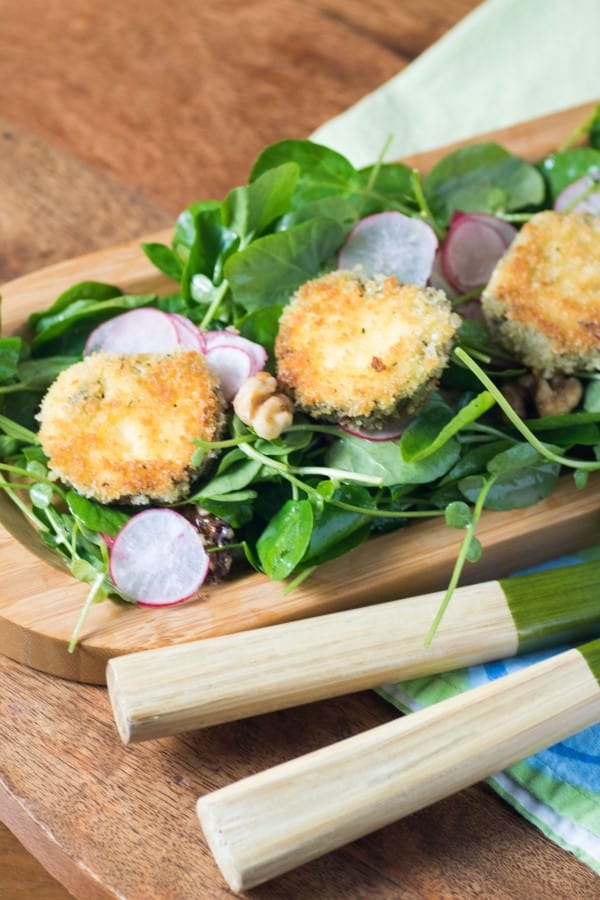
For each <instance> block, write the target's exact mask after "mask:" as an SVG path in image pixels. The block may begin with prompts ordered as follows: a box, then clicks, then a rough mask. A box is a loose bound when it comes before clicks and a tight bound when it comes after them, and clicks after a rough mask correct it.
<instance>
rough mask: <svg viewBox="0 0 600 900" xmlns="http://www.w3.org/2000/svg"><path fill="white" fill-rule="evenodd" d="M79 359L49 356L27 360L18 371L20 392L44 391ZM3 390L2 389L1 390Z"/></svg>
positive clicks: (20, 364) (20, 365)
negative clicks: (25, 390)
mask: <svg viewBox="0 0 600 900" xmlns="http://www.w3.org/2000/svg"><path fill="white" fill-rule="evenodd" d="M77 358H78V357H74V356H48V357H41V358H40V359H26V360H25V361H24V362H21V363H19V366H18V369H17V378H18V383H17V385H15V387H18V388H19V390H24V389H25V388H26V389H27V390H32V391H44V390H46V388H47V387H48V386H49V385H50V384H52V382H53V381H54V379H55V378H56V377H57V376H58V375H59V374H60V373H61V372H62V371H63V370H64V369H66V368H68V367H69V366H72V365H73V363H74V362H75V361H76V360H77ZM0 390H1V389H0Z"/></svg>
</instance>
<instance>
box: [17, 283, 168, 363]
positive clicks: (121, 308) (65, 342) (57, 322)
mask: <svg viewBox="0 0 600 900" xmlns="http://www.w3.org/2000/svg"><path fill="white" fill-rule="evenodd" d="M156 299H157V298H156V294H139V295H131V296H125V295H119V296H118V297H113V298H111V299H108V300H75V301H73V303H71V304H70V305H69V306H68V307H65V309H63V310H59V311H58V312H56V313H54V314H53V315H47V316H44V317H43V318H42V319H39V320H38V322H37V325H36V330H37V334H36V336H35V337H34V339H33V341H32V342H31V351H32V353H33V354H35V355H38V354H39V353H40V351H42V350H43V352H44V354H48V353H54V354H56V355H66V356H68V355H72V356H78V355H79V354H80V353H81V352H82V350H83V347H84V345H85V342H86V340H87V337H88V335H89V333H90V332H91V331H92V329H93V328H95V327H96V325H99V324H100V323H101V322H104V321H106V320H107V319H109V318H111V316H114V315H117V314H118V313H121V312H127V310H130V309H137V308H138V307H140V306H155V305H156Z"/></svg>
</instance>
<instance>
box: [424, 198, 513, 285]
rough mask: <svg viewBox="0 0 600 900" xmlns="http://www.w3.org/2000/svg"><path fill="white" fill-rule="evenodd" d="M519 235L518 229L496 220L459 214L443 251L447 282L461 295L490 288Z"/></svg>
mask: <svg viewBox="0 0 600 900" xmlns="http://www.w3.org/2000/svg"><path fill="white" fill-rule="evenodd" d="M509 228H510V229H512V231H509V230H508V229H509ZM515 234H516V229H514V228H513V227H512V226H511V225H509V223H507V222H503V221H501V220H499V219H496V218H495V217H494V216H488V215H487V214H484V213H457V214H455V215H454V216H453V218H452V221H451V223H450V230H449V231H448V234H447V235H446V239H445V241H444V243H443V245H442V249H441V266H442V274H443V276H444V278H446V279H447V280H448V281H449V282H450V284H451V285H452V286H453V287H454V288H455V289H456V290H457V291H459V292H460V293H466V292H467V291H470V290H473V289H474V288H477V287H480V286H483V285H485V284H487V282H488V281H489V279H490V276H491V274H492V272H493V270H494V267H495V266H496V263H497V262H498V261H499V260H500V259H501V257H502V256H503V255H504V253H505V251H506V249H507V248H508V246H509V245H510V241H511V240H512V237H514V235H515ZM511 235H512V237H511Z"/></svg>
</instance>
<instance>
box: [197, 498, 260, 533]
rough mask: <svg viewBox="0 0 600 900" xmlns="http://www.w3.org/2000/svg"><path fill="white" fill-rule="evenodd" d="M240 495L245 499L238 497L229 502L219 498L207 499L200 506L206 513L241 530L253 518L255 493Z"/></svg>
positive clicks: (226, 499)
mask: <svg viewBox="0 0 600 900" xmlns="http://www.w3.org/2000/svg"><path fill="white" fill-rule="evenodd" d="M240 495H245V499H244V496H240V497H239V498H238V499H237V500H235V501H232V502H229V501H228V498H227V497H219V498H218V499H213V498H212V497H209V498H207V499H206V500H205V501H204V502H203V504H202V505H203V507H204V509H205V510H207V512H210V513H212V514H213V515H215V516H218V517H219V518H220V519H223V521H224V522H227V523H228V524H229V525H231V527H232V528H242V527H243V526H244V525H247V524H248V523H249V522H251V521H252V519H253V517H254V498H255V492H254V491H244V492H241V491H240ZM252 495H254V496H252Z"/></svg>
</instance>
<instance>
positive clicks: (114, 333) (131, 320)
mask: <svg viewBox="0 0 600 900" xmlns="http://www.w3.org/2000/svg"><path fill="white" fill-rule="evenodd" d="M178 346H180V344H179V337H178V334H177V330H176V328H175V325H174V323H173V320H172V319H171V317H170V316H169V315H167V313H164V312H161V311H160V310H159V309H153V308H152V307H148V306H141V307H139V309H132V310H130V311H129V312H126V313H122V314H121V315H120V316H115V318H114V319H109V320H108V321H107V322H104V323H103V324H102V325H99V326H98V327H97V328H95V329H94V330H93V331H92V333H91V334H90V336H89V337H88V339H87V342H86V345H85V347H84V350H83V355H84V356H89V354H90V353H99V352H105V353H170V352H171V350H175V349H176V348H177V347H178Z"/></svg>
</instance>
